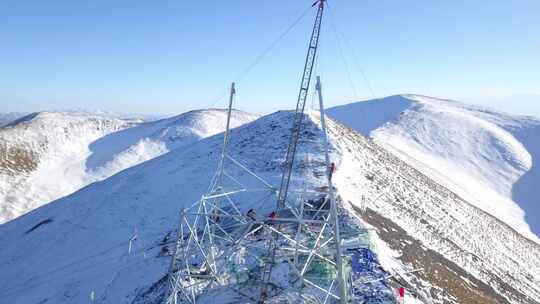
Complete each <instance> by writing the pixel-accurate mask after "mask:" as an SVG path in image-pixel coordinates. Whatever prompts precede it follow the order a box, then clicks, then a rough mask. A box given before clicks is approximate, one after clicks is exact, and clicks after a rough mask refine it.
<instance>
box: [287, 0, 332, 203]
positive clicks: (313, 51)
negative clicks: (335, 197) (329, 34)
mask: <svg viewBox="0 0 540 304" xmlns="http://www.w3.org/2000/svg"><path fill="white" fill-rule="evenodd" d="M325 1H326V0H319V1H318V2H315V4H314V5H316V4H317V3H318V9H317V17H316V18H315V24H314V25H313V31H312V33H311V39H310V42H309V48H308V52H307V56H306V62H305V64H304V73H303V74H302V80H301V82H300V92H299V93H298V101H297V102H296V112H295V114H294V119H293V124H292V130H291V138H290V141H289V146H288V148H287V154H286V156H285V169H284V171H283V175H282V177H281V185H280V187H279V194H278V201H277V206H278V209H281V208H283V206H284V204H285V201H286V199H287V192H288V190H289V183H290V180H291V174H292V170H293V165H294V158H295V155H296V146H297V144H298V138H299V137H300V131H301V126H302V120H303V118H304V108H305V106H306V98H307V94H308V91H309V84H310V82H311V74H312V72H313V66H314V63H315V57H316V55H317V48H318V46H319V36H320V32H321V24H322V17H323V12H324V4H325Z"/></svg>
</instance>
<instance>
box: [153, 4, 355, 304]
mask: <svg viewBox="0 0 540 304" xmlns="http://www.w3.org/2000/svg"><path fill="white" fill-rule="evenodd" d="M315 5H317V15H316V19H315V24H314V27H313V31H312V35H311V39H310V44H309V48H308V54H307V56H306V62H305V65H304V73H303V76H302V80H301V85H300V92H299V95H298V101H297V106H296V111H295V113H294V115H293V124H292V130H291V136H290V139H289V145H288V147H287V152H286V157H285V166H284V171H283V174H282V178H281V185H280V187H279V190H278V188H276V187H273V186H272V185H271V184H270V183H269V182H267V181H266V180H265V179H264V178H262V177H260V176H258V175H257V174H256V173H254V172H253V171H251V170H250V169H249V168H247V167H246V166H244V165H243V164H242V163H241V162H240V161H238V160H236V159H234V158H232V157H231V156H230V155H229V153H228V149H227V147H228V144H229V138H230V132H229V121H230V115H231V109H232V103H233V99H234V95H235V93H236V91H235V87H234V83H233V85H232V87H231V92H230V99H229V115H228V119H227V127H226V132H225V136H224V141H223V149H222V153H221V157H220V159H219V164H218V169H217V171H216V174H215V176H214V179H213V180H212V183H211V186H210V187H209V189H208V192H207V193H206V194H204V195H203V196H202V197H201V199H200V200H199V201H197V202H196V203H194V204H193V205H191V206H190V207H189V208H186V209H184V210H182V212H181V216H180V223H179V225H178V233H177V235H178V237H177V242H176V247H175V250H174V254H173V257H172V259H171V265H170V270H169V275H168V290H167V294H166V297H165V298H164V303H165V304H177V303H205V302H209V301H211V300H212V299H214V298H215V297H217V296H219V297H220V299H223V301H224V302H227V301H228V302H234V303H237V302H243V303H246V302H248V303H278V302H279V303H283V302H288V303H298V302H305V303H336V302H339V303H346V302H347V293H346V289H347V288H346V285H347V283H346V282H347V280H346V279H345V275H344V273H343V260H342V252H341V247H340V246H341V237H340V226H339V217H338V213H339V208H338V206H337V204H336V199H335V194H334V187H333V185H332V181H331V170H332V169H330V168H331V160H330V157H329V147H328V140H327V134H326V123H325V117H324V106H323V99H322V88H321V84H320V80H319V79H317V87H316V88H317V92H318V96H319V105H320V113H319V115H320V116H318V117H312V119H314V120H316V119H317V118H318V119H320V129H321V130H322V135H321V136H320V137H319V140H320V142H321V144H322V147H323V151H324V160H323V161H321V165H320V166H322V167H324V169H323V171H324V176H325V178H324V181H323V184H324V187H321V189H303V190H302V189H295V188H294V187H292V188H291V185H292V184H291V176H292V174H293V168H294V160H295V157H296V153H297V146H298V143H299V139H300V137H301V131H302V126H303V124H304V118H305V117H304V116H305V115H307V114H305V113H304V109H305V103H306V99H307V93H308V91H309V85H310V82H311V76H312V70H313V67H314V63H315V58H316V54H317V47H318V42H319V36H320V31H321V23H322V17H323V12H324V6H325V1H324V0H320V1H318V2H316V3H315V4H314V6H315ZM311 115H314V116H317V115H315V114H311ZM225 163H227V164H228V165H230V166H234V167H235V168H236V169H237V170H240V171H242V172H243V173H247V174H245V175H247V176H249V177H250V178H251V179H252V180H253V181H254V182H255V183H258V184H259V185H260V188H253V187H244V186H243V185H242V184H241V183H240V182H239V181H238V179H237V178H235V177H234V176H232V175H231V174H229V173H228V172H227V170H226V169H225ZM252 184H253V183H252ZM257 193H259V194H261V195H262V196H263V197H264V196H265V195H267V197H268V199H269V200H273V201H274V202H276V201H277V206H276V209H274V212H272V214H273V215H272V216H270V217H266V216H262V217H261V216H260V215H256V214H255V212H254V211H253V209H249V210H246V207H245V206H244V205H243V204H242V203H241V202H242V196H245V195H251V196H253V197H255V196H256V195H257Z"/></svg>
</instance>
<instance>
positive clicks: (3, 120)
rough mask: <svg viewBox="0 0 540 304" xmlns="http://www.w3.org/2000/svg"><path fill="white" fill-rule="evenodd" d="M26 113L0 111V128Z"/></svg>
mask: <svg viewBox="0 0 540 304" xmlns="http://www.w3.org/2000/svg"><path fill="white" fill-rule="evenodd" d="M26 115H27V113H20V112H9V113H0V128H1V127H3V126H5V125H7V124H9V123H11V122H12V121H14V120H16V119H18V118H21V117H23V116H26Z"/></svg>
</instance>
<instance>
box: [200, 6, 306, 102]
mask: <svg viewBox="0 0 540 304" xmlns="http://www.w3.org/2000/svg"><path fill="white" fill-rule="evenodd" d="M310 11H311V6H309V7H307V8H306V9H305V10H304V11H302V13H301V14H300V15H299V16H298V17H297V18H296V19H295V20H294V21H293V22H292V23H291V24H290V25H289V26H288V27H287V28H286V29H285V30H284V31H283V32H282V33H281V34H280V35H279V36H278V37H277V38H276V39H274V40H273V41H272V42H271V43H270V44H269V45H268V46H267V47H266V48H265V49H264V50H263V51H262V52H261V53H259V55H257V56H256V57H255V58H254V60H253V61H252V62H251V63H250V64H249V65H247V66H246V67H245V68H244V69H243V70H242V71H240V72H239V73H238V74H237V75H236V77H235V78H234V79H235V80H234V81H235V82H236V83H239V82H241V81H242V80H244V79H245V78H246V76H247V75H248V74H249V73H250V72H251V71H252V70H253V69H254V68H255V67H256V66H257V65H258V64H259V63H260V62H261V61H262V60H263V59H264V57H266V55H268V53H270V51H272V50H273V49H274V48H275V47H276V46H277V45H278V43H279V42H281V40H283V39H284V38H285V37H286V36H287V34H289V33H290V32H291V31H292V30H293V29H294V28H295V27H296V25H298V23H300V21H302V19H303V18H304V17H305V16H306V15H307V14H308V13H309V12H310ZM228 93H229V88H226V89H225V90H223V91H222V93H220V94H219V95H218V96H216V98H215V100H214V101H213V102H212V103H211V104H210V106H209V107H208V108H212V107H214V106H215V105H216V104H217V103H218V102H220V101H221V100H223V98H224V97H225V96H227V94H228Z"/></svg>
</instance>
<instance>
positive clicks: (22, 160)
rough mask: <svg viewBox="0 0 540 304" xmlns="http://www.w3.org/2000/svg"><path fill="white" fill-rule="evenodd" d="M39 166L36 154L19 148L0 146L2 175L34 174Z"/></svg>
mask: <svg viewBox="0 0 540 304" xmlns="http://www.w3.org/2000/svg"><path fill="white" fill-rule="evenodd" d="M37 166H38V158H37V156H36V155H35V153H34V152H32V151H30V150H26V149H23V148H18V147H6V146H3V145H0V173H7V174H14V173H23V172H26V173H27V172H32V171H34V170H35V169H36V168H37Z"/></svg>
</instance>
